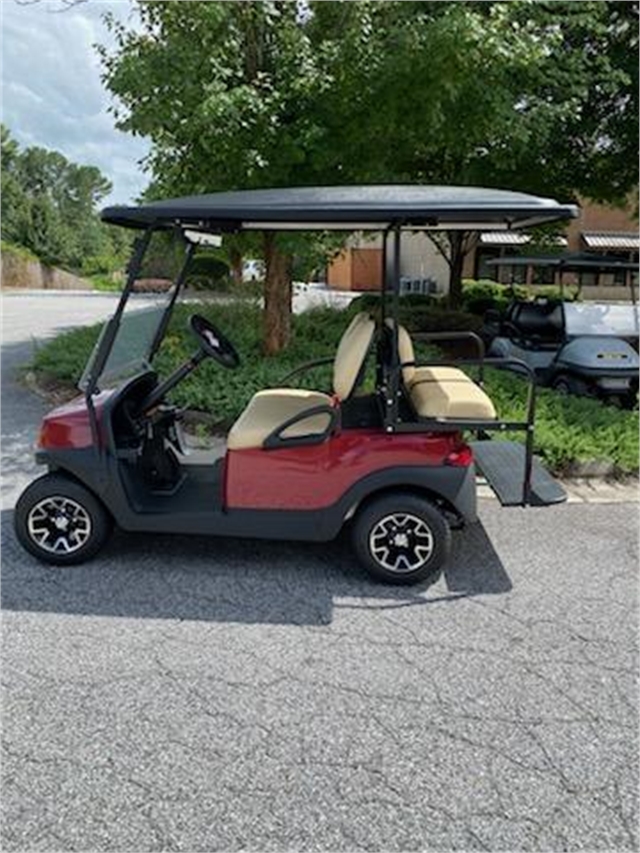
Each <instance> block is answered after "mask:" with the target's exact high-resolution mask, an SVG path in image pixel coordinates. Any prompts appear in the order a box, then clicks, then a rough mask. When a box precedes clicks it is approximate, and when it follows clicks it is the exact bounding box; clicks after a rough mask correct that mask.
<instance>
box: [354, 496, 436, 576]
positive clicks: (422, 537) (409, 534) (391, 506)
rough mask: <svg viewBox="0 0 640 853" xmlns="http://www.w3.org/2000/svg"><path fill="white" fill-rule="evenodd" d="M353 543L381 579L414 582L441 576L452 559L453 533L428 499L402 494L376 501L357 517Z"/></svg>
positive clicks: (368, 568)
mask: <svg viewBox="0 0 640 853" xmlns="http://www.w3.org/2000/svg"><path fill="white" fill-rule="evenodd" d="M353 544H354V548H355V551H356V553H357V555H358V557H359V559H360V562H361V563H362V564H363V566H364V567H365V568H366V569H367V571H368V572H369V573H370V574H371V575H373V577H375V578H376V579H377V580H381V581H384V582H386V583H392V584H412V583H418V582H419V581H423V580H426V579H427V578H435V577H436V576H437V574H438V573H439V571H440V569H441V568H442V566H443V564H444V563H445V561H446V559H447V557H448V556H449V551H450V548H451V531H450V529H449V524H448V522H447V520H446V518H445V517H444V515H443V514H442V513H441V512H440V510H438V509H437V507H435V506H434V505H433V504H432V503H431V502H430V501H428V500H426V499H425V498H421V497H419V496H417V495H413V494H407V493H398V494H391V495H385V496H384V497H381V498H378V499H377V500H374V501H373V502H372V503H370V504H368V505H367V506H365V507H364V509H362V510H361V511H360V512H359V513H358V515H357V516H356V519H355V523H354V527H353Z"/></svg>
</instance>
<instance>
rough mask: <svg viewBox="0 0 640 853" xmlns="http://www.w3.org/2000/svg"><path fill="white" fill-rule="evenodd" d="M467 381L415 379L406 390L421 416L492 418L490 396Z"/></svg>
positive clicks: (493, 411)
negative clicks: (423, 380)
mask: <svg viewBox="0 0 640 853" xmlns="http://www.w3.org/2000/svg"><path fill="white" fill-rule="evenodd" d="M440 369H443V368H440ZM453 369H455V368H453ZM466 380H467V381H466V382H465V381H461V380H459V379H448V380H447V379H442V380H440V379H438V380H431V381H426V382H420V381H414V383H413V385H412V386H411V389H410V391H409V393H410V395H411V402H412V403H413V405H414V408H415V410H416V412H417V413H418V414H419V415H420V417H422V418H470V419H473V420H494V419H495V418H496V410H495V408H494V406H493V403H492V402H491V400H490V399H489V397H487V395H486V394H485V393H484V391H483V390H482V388H479V387H478V386H477V385H476V384H475V382H472V381H471V379H469V378H468V377H466Z"/></svg>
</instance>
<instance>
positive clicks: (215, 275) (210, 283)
mask: <svg viewBox="0 0 640 853" xmlns="http://www.w3.org/2000/svg"><path fill="white" fill-rule="evenodd" d="M229 275H230V270H229V267H228V265H227V264H225V263H224V261H221V260H220V259H219V258H217V257H214V256H212V255H211V254H207V252H206V251H203V250H200V252H199V253H198V254H197V255H195V257H193V258H192V259H191V262H190V263H189V269H188V271H187V278H186V285H187V287H191V288H193V289H194V290H216V291H226V290H228V289H229Z"/></svg>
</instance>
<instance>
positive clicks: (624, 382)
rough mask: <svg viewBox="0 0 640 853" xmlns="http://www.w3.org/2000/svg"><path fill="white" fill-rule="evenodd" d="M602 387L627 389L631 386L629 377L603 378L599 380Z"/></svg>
mask: <svg viewBox="0 0 640 853" xmlns="http://www.w3.org/2000/svg"><path fill="white" fill-rule="evenodd" d="M599 385H600V387H601V388H606V389H607V390H608V391H626V389H627V388H628V387H629V380H628V379H601V380H600V382H599Z"/></svg>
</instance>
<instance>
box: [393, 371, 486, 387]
mask: <svg viewBox="0 0 640 853" xmlns="http://www.w3.org/2000/svg"><path fill="white" fill-rule="evenodd" d="M416 382H471V384H474V382H473V380H472V379H471V377H470V376H467V374H466V373H465V372H464V371H462V370H460V368H459V367H416V368H415V370H414V372H413V379H412V380H411V382H410V383H409V384H410V385H415V383H416Z"/></svg>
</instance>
